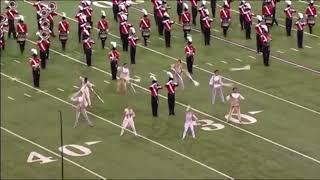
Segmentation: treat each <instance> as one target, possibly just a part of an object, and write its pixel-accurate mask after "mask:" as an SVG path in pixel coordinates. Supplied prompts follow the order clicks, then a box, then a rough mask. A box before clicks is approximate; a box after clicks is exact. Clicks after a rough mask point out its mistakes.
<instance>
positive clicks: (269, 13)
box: [262, 0, 273, 27]
mask: <svg viewBox="0 0 320 180" xmlns="http://www.w3.org/2000/svg"><path fill="white" fill-rule="evenodd" d="M271 1H272V0H267V1H266V3H265V5H264V6H263V7H262V15H263V18H264V21H265V23H266V25H267V26H269V27H270V26H271V25H272V19H273V6H272V4H271Z"/></svg>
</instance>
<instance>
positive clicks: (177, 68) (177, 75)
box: [171, 59, 186, 89]
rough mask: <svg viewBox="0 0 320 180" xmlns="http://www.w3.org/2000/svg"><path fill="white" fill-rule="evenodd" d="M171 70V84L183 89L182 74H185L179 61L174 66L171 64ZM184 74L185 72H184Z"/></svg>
mask: <svg viewBox="0 0 320 180" xmlns="http://www.w3.org/2000/svg"><path fill="white" fill-rule="evenodd" d="M171 70H172V71H173V73H174V75H173V82H175V83H177V84H178V85H179V86H180V87H181V88H182V89H184V82H183V79H182V73H183V72H185V70H184V69H183V64H182V61H181V59H178V61H177V62H176V63H174V64H171ZM185 73H186V72H185Z"/></svg>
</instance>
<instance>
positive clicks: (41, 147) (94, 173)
mask: <svg viewBox="0 0 320 180" xmlns="http://www.w3.org/2000/svg"><path fill="white" fill-rule="evenodd" d="M31 87H32V86H31ZM1 129H2V130H3V131H6V132H7V133H9V134H11V135H13V136H16V137H18V138H19V139H22V140H24V141H26V142H28V143H30V144H32V145H34V146H37V147H38V148H40V149H43V150H45V151H47V152H49V153H51V154H54V155H56V156H58V157H61V155H60V154H58V153H55V152H54V151H51V150H50V149H48V148H46V147H44V146H41V145H40V144H37V143H35V142H33V141H31V140H29V139H27V138H25V137H22V136H20V135H18V134H16V133H14V132H12V131H10V130H9V129H7V128H5V127H2V126H1ZM63 159H64V160H65V161H68V162H69V163H71V164H73V165H75V166H77V167H79V168H81V169H83V170H85V171H87V172H89V173H91V174H93V175H95V176H97V177H99V178H101V179H104V180H106V179H107V178H105V177H103V176H101V175H99V174H98V173H96V172H93V171H91V170H90V169H88V168H86V167H84V166H82V165H80V164H78V163H76V162H74V161H72V160H70V159H68V158H66V157H63Z"/></svg>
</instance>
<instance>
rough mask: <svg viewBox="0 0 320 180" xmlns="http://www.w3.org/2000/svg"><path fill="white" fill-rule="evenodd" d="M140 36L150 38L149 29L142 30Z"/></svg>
mask: <svg viewBox="0 0 320 180" xmlns="http://www.w3.org/2000/svg"><path fill="white" fill-rule="evenodd" d="M141 31H142V36H143V37H149V36H150V30H149V28H142V30H141Z"/></svg>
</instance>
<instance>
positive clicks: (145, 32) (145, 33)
mask: <svg viewBox="0 0 320 180" xmlns="http://www.w3.org/2000/svg"><path fill="white" fill-rule="evenodd" d="M142 13H143V18H141V20H140V24H139V27H140V31H141V35H142V37H143V40H144V45H145V46H147V41H148V39H149V38H150V32H151V21H150V19H149V17H148V12H147V11H146V10H145V9H142Z"/></svg>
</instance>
